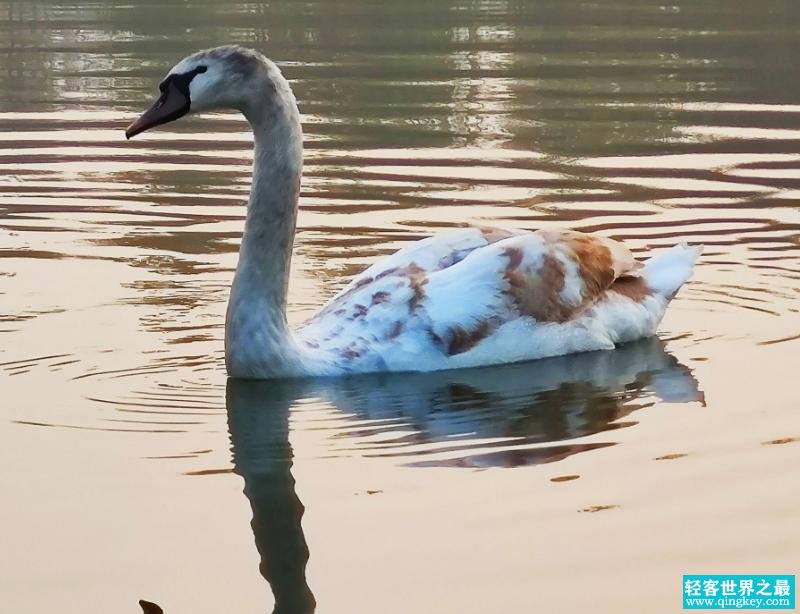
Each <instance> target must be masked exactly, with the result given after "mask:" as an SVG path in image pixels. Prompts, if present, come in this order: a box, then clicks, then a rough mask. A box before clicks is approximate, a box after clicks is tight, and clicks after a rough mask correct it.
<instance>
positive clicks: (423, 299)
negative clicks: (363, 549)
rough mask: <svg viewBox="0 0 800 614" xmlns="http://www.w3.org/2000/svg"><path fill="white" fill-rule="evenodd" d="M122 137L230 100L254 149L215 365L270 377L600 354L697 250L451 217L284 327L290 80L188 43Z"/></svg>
mask: <svg viewBox="0 0 800 614" xmlns="http://www.w3.org/2000/svg"><path fill="white" fill-rule="evenodd" d="M159 89H160V90H161V96H160V97H159V98H158V100H157V101H156V102H155V103H154V104H153V106H152V107H150V109H148V110H147V111H145V112H144V114H143V115H142V116H141V117H140V118H139V119H137V120H136V121H135V122H133V123H132V124H131V125H130V126H129V127H128V128H127V130H126V131H125V134H126V136H127V137H128V138H131V137H132V136H134V135H136V134H139V133H140V132H143V131H145V130H148V129H150V128H153V127H155V126H158V125H161V124H165V123H167V122H171V121H174V120H176V119H178V118H180V117H182V116H184V115H187V114H190V113H197V112H203V111H212V110H217V109H236V110H238V111H241V113H242V114H244V116H245V117H246V118H247V120H248V121H249V122H250V124H251V126H252V128H253V135H254V139H255V156H254V167H253V182H252V188H251V193H250V201H249V203H248V206H247V219H246V221H245V229H244V236H243V237H242V245H241V249H240V252H239V264H238V267H237V269H236V275H235V278H234V280H233V286H232V288H231V297H230V302H229V304H228V313H227V317H226V322H225V361H226V365H227V368H228V373H229V375H231V376H233V377H238V378H250V379H269V378H276V377H302V376H312V375H343V374H348V373H367V372H375V371H435V370H439V369H452V368H461V367H475V366H480V365H490V364H500V363H507V362H517V361H522V360H530V359H534V358H543V357H546V356H555V355H560V354H567V353H570V352H583V351H590V350H599V349H611V348H613V347H615V344H619V343H623V342H626V341H631V340H633V339H637V338H640V337H646V336H650V335H653V334H654V333H655V331H656V327H657V326H658V324H659V322H660V321H661V318H662V317H663V315H664V311H665V309H666V307H667V305H668V304H669V302H670V300H672V298H673V297H674V296H675V294H676V293H677V291H678V289H679V288H680V287H681V286H682V285H683V283H684V282H686V280H687V279H688V278H689V277H690V275H691V273H692V269H693V266H694V262H695V260H696V259H697V257H698V255H699V254H700V251H701V250H700V248H699V247H688V246H686V245H680V246H676V247H673V248H671V249H668V250H666V251H663V252H661V253H659V254H657V255H656V256H653V257H652V258H650V259H649V260H647V261H646V262H644V263H640V262H638V261H636V260H635V259H634V258H633V256H632V254H631V253H630V251H629V250H628V249H627V248H626V247H625V246H624V245H622V244H621V243H618V242H616V241H613V240H611V239H607V238H604V237H600V236H595V235H588V234H583V233H579V232H575V231H570V230H552V229H548V230H540V231H536V232H528V231H509V230H500V229H493V228H463V229H461V230H458V231H455V232H450V233H447V234H443V235H440V236H436V237H430V238H427V239H423V240H421V241H418V242H416V243H413V244H411V245H409V246H408V247H405V248H403V249H401V250H400V251H398V252H396V253H395V254H393V255H391V256H389V257H388V258H385V259H383V260H381V261H379V262H377V263H375V264H374V265H372V266H371V267H369V268H368V269H367V270H365V271H364V272H362V273H361V274H359V275H357V276H356V277H355V278H354V279H353V280H352V281H351V282H350V284H349V285H348V286H346V287H345V288H344V290H342V291H341V292H340V293H339V294H337V295H336V296H335V297H333V298H332V299H331V300H330V301H328V303H327V304H326V305H325V306H324V307H323V308H322V309H321V310H320V311H319V313H317V314H316V315H315V316H313V317H312V318H311V319H310V320H308V321H307V322H305V323H304V324H302V325H301V326H300V327H299V328H298V329H297V330H295V331H292V330H291V329H290V328H289V327H288V325H287V323H286V315H285V310H286V292H287V285H288V281H289V265H290V261H291V255H292V242H293V238H294V232H295V220H296V217H297V200H298V195H299V190H300V173H301V169H302V163H303V148H302V129H301V126H300V116H299V112H298V109H297V102H296V101H295V98H294V95H293V94H292V90H291V88H290V87H289V84H288V82H287V81H286V79H284V77H283V75H281V72H280V70H279V69H278V67H277V66H275V64H273V63H272V62H271V61H270V60H268V59H267V58H265V57H264V56H263V55H261V54H260V53H258V52H256V51H252V50H249V49H244V48H242V47H238V46H225V47H218V48H216V49H210V50H207V51H200V52H198V53H195V54H193V55H191V56H189V57H187V58H185V59H183V60H181V61H180V62H179V63H178V64H177V65H175V67H174V68H173V69H172V70H170V71H169V73H168V74H167V76H166V77H165V79H164V80H163V81H162V82H161V84H160V85H159Z"/></svg>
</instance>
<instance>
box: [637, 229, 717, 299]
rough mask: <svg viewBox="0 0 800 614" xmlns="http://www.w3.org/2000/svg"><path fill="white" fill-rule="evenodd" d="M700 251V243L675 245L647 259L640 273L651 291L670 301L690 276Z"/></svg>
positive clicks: (701, 251)
mask: <svg viewBox="0 0 800 614" xmlns="http://www.w3.org/2000/svg"><path fill="white" fill-rule="evenodd" d="M702 253H703V246H702V245H695V246H689V245H687V244H686V243H681V244H680V245H675V246H674V247H670V248H669V249H666V250H664V251H662V252H659V253H658V254H656V255H655V256H653V257H652V258H650V259H649V260H647V261H646V262H645V263H644V269H643V271H642V275H643V276H644V278H645V280H646V281H647V285H648V286H650V288H651V289H652V290H653V291H655V292H656V293H658V294H660V295H662V296H663V297H665V298H666V299H667V300H668V301H670V300H672V299H673V298H674V297H675V295H676V294H677V293H678V290H680V287H681V286H682V285H683V284H684V283H686V281H687V280H688V279H689V278H690V277H691V276H692V272H693V271H694V264H695V262H696V261H697V258H698V257H699V256H700V254H702Z"/></svg>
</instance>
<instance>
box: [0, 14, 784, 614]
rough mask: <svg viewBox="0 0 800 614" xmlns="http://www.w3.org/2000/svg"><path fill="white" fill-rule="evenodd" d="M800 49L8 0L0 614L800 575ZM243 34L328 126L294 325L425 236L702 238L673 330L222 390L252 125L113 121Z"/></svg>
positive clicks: (637, 242)
mask: <svg viewBox="0 0 800 614" xmlns="http://www.w3.org/2000/svg"><path fill="white" fill-rule="evenodd" d="M798 28H800V14H798V10H797V6H796V3H795V2H792V1H790V0H786V1H777V0H772V1H766V2H736V3H732V2H729V1H725V0H707V1H705V2H702V3H698V2H689V1H685V2H683V1H682V2H677V3H672V4H661V3H655V2H648V1H639V0H630V1H628V2H622V1H616V0H613V1H612V0H608V1H600V2H575V1H571V0H568V1H560V2H556V1H544V0H527V1H522V0H518V1H510V0H508V1H503V0H495V1H480V0H475V1H472V2H463V1H461V2H447V1H440V0H434V1H431V0H428V1H426V2H418V1H416V0H411V1H408V2H403V3H379V2H358V1H353V0H350V1H344V2H335V3H334V2H302V3H300V2H288V1H281V2H272V3H260V2H248V3H245V2H227V3H225V2H197V1H192V0H190V1H184V2H167V3H139V2H137V3H124V2H116V1H113V0H112V1H107V0H98V1H93V2H49V1H33V2H8V1H5V2H3V1H0V386H2V398H3V399H4V401H5V402H4V412H3V419H2V421H0V450H2V451H3V461H4V462H3V467H4V470H3V471H2V472H0V488H1V489H2V492H3V493H4V501H5V504H4V505H3V506H2V512H0V519H2V521H3V522H2V525H3V527H4V530H3V544H4V547H3V550H4V552H5V553H6V556H4V557H2V562H0V599H2V602H3V604H2V608H0V609H3V610H4V611H5V610H6V609H8V611H24V612H52V611H58V612H62V613H69V612H84V611H87V608H88V609H89V610H92V611H94V610H95V609H96V610H97V611H106V612H126V611H130V612H135V611H137V608H138V606H137V605H136V602H137V600H138V599H142V598H144V599H148V600H150V601H153V602H156V603H158V604H159V605H160V606H162V607H163V608H164V610H165V611H166V612H167V614H180V613H182V612H192V613H193V614H201V613H204V612H220V611H224V612H265V611H270V610H271V609H272V608H273V603H274V602H275V600H276V599H277V602H278V610H279V611H284V612H295V611H309V610H310V609H311V608H312V607H313V604H314V603H316V604H317V609H318V611H319V612H343V613H344V612H347V613H350V612H379V611H380V612H412V611H413V612H485V611H506V612H527V611H534V610H538V609H542V610H549V611H556V610H557V611H563V612H583V611H587V610H591V611H595V612H609V613H611V612H621V611H648V612H674V611H676V609H677V608H676V606H675V605H674V604H676V603H678V601H677V600H678V598H679V590H680V588H679V587H680V576H681V574H684V573H693V572H697V573H706V572H707V573H725V572H728V573H758V572H763V573H794V572H796V571H800V570H798V569H797V558H796V553H797V550H798V547H800V533H799V532H798V530H797V528H796V516H797V512H798V509H800V499H798V496H797V492H796V489H794V488H793V487H792V484H793V481H794V475H795V473H796V466H797V461H798V458H799V457H798V452H797V450H798V447H797V443H796V442H797V439H798V437H800V418H798V414H797V411H796V410H797V399H798V394H797V391H796V386H795V383H794V382H795V378H796V373H795V372H796V365H797V357H798V343H800V317H798V312H799V311H800V296H799V294H800V293H799V291H798V288H799V287H800V284H799V283H798V282H799V281H800V273H799V272H798V271H799V270H800V267H799V266H798V257H799V256H800V207H799V203H800V78H799V77H800V75H799V74H798V69H797V61H796V58H797V57H798V55H800V39H798V37H797V32H798ZM227 42H239V43H242V44H245V45H249V46H252V47H255V48H257V49H259V50H261V51H263V52H264V53H265V54H266V55H268V56H269V57H271V58H272V59H274V60H275V61H276V62H277V63H278V64H279V65H280V66H281V68H282V70H283V71H284V74H285V75H286V76H287V78H288V79H289V80H290V81H291V83H292V87H293V88H294V90H295V93H296V95H297V98H298V101H299V104H300V109H301V112H302V114H303V128H304V133H305V151H306V166H305V173H304V179H303V184H302V195H301V204H300V216H299V221H298V224H299V228H298V234H297V239H296V243H295V257H294V260H293V273H292V281H291V289H290V303H291V307H290V312H289V314H288V316H289V319H290V321H291V322H293V323H298V322H301V321H302V320H303V319H305V318H306V317H308V316H309V315H310V314H312V313H313V312H314V310H315V309H316V308H317V307H318V306H319V305H320V304H321V303H322V302H323V301H324V300H325V299H326V298H327V297H329V296H332V295H333V294H334V293H335V292H336V291H338V290H339V289H340V288H341V287H343V286H344V284H345V283H346V282H347V280H348V278H349V277H350V276H352V275H353V274H355V273H356V272H358V271H359V270H361V269H362V268H363V267H365V266H367V265H368V264H370V263H372V262H374V261H375V260H376V259H378V258H379V257H381V256H384V255H386V254H389V253H391V252H392V251H394V250H396V249H398V248H400V247H402V246H404V245H406V244H407V243H408V242H409V241H414V240H417V239H420V238H423V237H425V236H428V235H430V234H431V233H434V232H437V231H442V230H446V229H448V228H451V227H457V226H462V225H466V224H473V223H479V224H492V225H497V226H501V227H508V228H511V227H519V228H526V229H536V228H542V227H548V226H569V227H571V228H575V229H578V230H584V231H591V232H598V233H601V234H604V235H606V236H611V237H615V238H618V239H621V240H624V241H625V242H626V243H627V244H629V245H630V246H631V247H632V249H633V250H634V251H635V252H637V253H644V252H645V251H647V250H651V249H658V248H661V247H666V246H669V245H672V244H674V243H676V242H680V241H687V242H690V243H703V244H704V245H705V246H706V249H705V253H704V255H703V257H702V259H701V261H700V263H699V266H698V268H697V272H696V276H695V278H694V280H693V281H692V283H691V284H690V285H688V286H687V287H686V288H684V289H683V290H682V291H681V294H680V295H679V297H678V298H677V299H676V300H675V302H674V303H673V305H672V307H671V308H670V311H669V313H668V315H667V317H666V318H665V320H664V323H663V324H662V327H661V329H660V335H659V339H658V340H648V341H643V342H641V343H637V344H633V345H631V346H629V347H626V348H623V349H621V350H619V351H616V352H612V353H599V354H597V353H594V354H587V355H584V356H579V357H568V358H557V359H552V360H546V361H541V362H539V363H531V364H527V365H515V366H511V367H506V368H493V369H480V370H470V371H464V372H463V373H448V374H437V375H435V376H434V375H417V376H407V375H395V376H371V377H366V378H357V379H354V380H343V381H340V382H319V381H318V382H304V383H290V382H284V383H280V384H274V385H272V384H243V383H237V382H226V378H225V373H224V364H223V354H222V337H223V333H224V331H223V322H224V311H225V302H226V300H227V294H228V290H229V286H230V281H231V278H232V274H233V270H234V268H235V265H236V252H237V249H238V243H239V240H240V238H241V231H242V226H243V220H244V206H243V203H244V201H245V200H246V198H247V192H248V189H249V180H250V172H251V168H250V165H251V159H252V158H251V145H252V138H251V134H250V133H249V131H248V128H247V125H246V123H245V122H244V121H243V120H242V119H241V118H239V117H237V116H235V115H230V114H220V115H213V116H208V117H201V118H193V119H187V120H184V121H181V122H179V123H176V124H170V125H168V126H164V127H162V128H160V129H158V130H156V131H154V132H152V133H148V134H146V135H143V136H142V137H140V138H138V139H136V140H134V141H131V142H126V141H125V139H124V136H123V132H122V130H123V129H124V127H125V126H126V125H127V124H128V123H129V122H130V120H131V119H132V118H133V117H135V115H136V114H137V113H138V112H139V111H141V110H142V109H143V108H144V107H145V106H146V105H147V104H148V103H149V101H150V100H151V98H152V97H153V95H154V92H155V85H156V83H157V82H158V80H159V79H160V78H161V77H162V76H163V74H164V73H165V72H166V71H167V70H168V69H169V68H170V67H171V66H172V65H173V64H174V63H175V62H176V61H177V60H179V59H180V58H181V57H183V56H184V55H186V54H188V53H190V52H193V51H195V50H197V49H199V48H203V47H209V46H215V45H218V44H222V43H227ZM242 490H244V495H243V494H242ZM634 570H635V574H636V578H635V582H631V583H630V585H626V590H625V591H620V590H618V589H619V584H618V582H619V580H620V578H624V577H627V576H628V575H631V578H632V577H633V576H632V574H633V573H634ZM576 586H577V587H579V589H580V590H575V587H576ZM273 595H274V596H275V597H273Z"/></svg>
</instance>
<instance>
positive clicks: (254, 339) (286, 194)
mask: <svg viewBox="0 0 800 614" xmlns="http://www.w3.org/2000/svg"><path fill="white" fill-rule="evenodd" d="M250 99H251V101H252V102H251V103H250V104H245V105H244V108H243V109H242V110H243V112H244V114H245V116H246V117H247V119H248V120H249V122H250V124H251V126H252V128H253V135H254V139H255V155H254V162H253V185H252V187H251V191H250V201H249V203H248V205H247V220H246V221H245V229H244V235H243V237H242V245H241V248H240V250H239V264H238V266H237V268H236V276H235V278H234V282H233V287H232V288H231V298H230V302H229V304H228V314H227V318H226V327H225V356H226V363H227V367H228V373H229V374H230V375H232V376H234V377H268V376H270V375H275V376H279V375H281V374H283V370H285V369H287V362H291V356H289V355H288V352H290V351H291V350H292V348H293V345H292V343H291V334H290V332H289V328H288V326H287V324H286V315H285V311H286V292H287V286H288V282H289V268H290V264H291V259H292V243H293V240H294V233H295V223H296V219H297V199H298V195H299V192H300V174H301V170H302V164H303V135H302V128H301V126H300V117H299V112H298V110H297V103H296V102H295V98H294V96H293V95H292V92H291V90H290V89H289V84H288V83H287V82H286V80H285V79H284V78H283V77H282V76H281V74H280V72H279V71H278V70H277V68H275V67H274V66H272V67H270V70H269V71H268V72H267V73H266V75H265V77H264V79H263V80H262V82H261V83H259V84H257V86H254V87H253V90H252V94H251V96H250Z"/></svg>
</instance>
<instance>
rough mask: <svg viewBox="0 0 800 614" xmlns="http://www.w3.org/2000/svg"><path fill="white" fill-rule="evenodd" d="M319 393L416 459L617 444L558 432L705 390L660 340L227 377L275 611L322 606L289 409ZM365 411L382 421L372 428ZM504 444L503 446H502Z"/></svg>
mask: <svg viewBox="0 0 800 614" xmlns="http://www.w3.org/2000/svg"><path fill="white" fill-rule="evenodd" d="M309 398H317V399H322V400H325V401H327V402H329V403H331V404H332V405H334V406H335V407H336V408H338V409H339V410H341V411H342V412H344V413H345V414H348V415H350V416H352V417H353V418H354V419H358V420H359V426H358V427H357V428H354V429H353V432H351V433H350V434H351V435H352V437H353V439H352V440H351V441H353V442H355V444H354V445H355V448H351V451H352V450H356V451H360V452H361V453H363V454H365V455H381V456H397V457H401V458H404V459H409V460H410V462H411V464H413V465H417V466H426V465H437V464H438V465H456V466H473V467H483V466H492V465H494V466H518V465H522V464H534V463H542V462H551V461H555V460H559V459H562V458H565V457H567V456H569V455H571V454H574V453H576V452H581V451H585V450H588V449H593V448H597V447H603V446H607V445H613V444H611V443H593V444H575V443H556V444H555V445H549V442H559V441H562V442H563V441H564V440H568V439H574V438H576V437H582V436H585V435H590V434H592V433H597V432H600V431H604V430H609V429H613V428H619V427H620V426H629V425H630V424H635V423H633V422H630V421H628V422H621V421H620V419H621V418H624V417H625V416H627V415H629V414H630V413H631V412H632V411H634V410H636V409H640V408H642V407H645V406H647V405H648V404H652V403H653V402H654V398H655V399H661V400H663V401H667V402H688V401H702V393H701V392H700V391H699V389H698V385H697V381H696V380H695V379H694V377H693V376H692V374H691V371H690V370H689V369H688V368H687V367H685V366H684V365H682V364H680V363H679V362H678V361H677V360H676V359H675V358H674V357H673V356H671V355H670V354H669V353H667V352H666V351H665V349H664V346H663V343H662V342H661V341H659V340H658V339H647V340H643V341H640V342H636V343H632V344H629V345H626V346H623V347H621V348H619V349H617V350H614V351H608V352H593V353H589V354H579V355H572V356H565V357H559V358H552V359H546V360H539V361H536V362H531V363H524V364H517V365H506V366H502V367H498V368H489V369H473V370H462V371H452V372H444V373H428V374H380V375H373V376H360V377H354V378H348V379H328V380H324V379H314V380H292V381H274V382H269V381H261V382H258V381H242V380H233V379H231V380H228V385H227V397H226V401H227V409H228V425H229V429H230V434H231V441H232V449H233V461H234V470H235V472H236V473H238V474H239V475H241V476H242V477H243V478H244V483H245V486H244V493H245V495H246V496H247V498H248V499H249V501H250V505H251V507H252V510H253V520H252V527H253V534H254V536H255V541H256V548H257V549H258V552H259V554H260V556H261V565H260V571H261V573H262V575H263V576H264V577H265V578H266V580H267V581H268V582H269V584H270V586H271V588H272V591H273V594H274V595H275V609H274V612H275V613H281V614H289V613H292V614H295V613H297V614H301V613H305V612H313V611H314V609H315V607H316V602H315V600H314V596H313V594H312V592H311V589H310V588H309V586H308V583H307V581H306V577H305V569H306V564H307V562H308V557H309V550H308V546H307V544H306V541H305V536H304V534H303V530H302V526H301V519H302V516H303V511H304V508H303V504H302V503H301V502H300V500H299V498H298V497H297V494H296V492H295V482H294V478H293V477H292V473H291V467H292V449H291V445H290V443H289V414H290V410H291V408H292V406H293V405H294V404H295V403H296V402H298V401H302V400H305V399H309ZM365 420H368V421H370V423H371V424H372V426H371V427H367V428H366V430H365V428H364V427H363V425H362V422H363V421H365ZM409 433H411V434H409ZM374 435H382V437H380V442H379V443H372V442H369V441H367V442H366V443H364V444H363V445H358V441H359V439H366V440H371V439H374V437H373V436H374ZM393 435H394V436H393ZM487 440H488V443H487ZM498 447H502V448H504V449H503V450H495V449H494V448H498ZM441 453H446V454H444V455H445V456H447V458H446V459H445V460H439V459H438V457H439V456H442V454H441ZM452 454H456V455H457V456H456V457H453V456H452Z"/></svg>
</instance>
